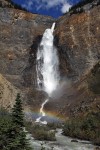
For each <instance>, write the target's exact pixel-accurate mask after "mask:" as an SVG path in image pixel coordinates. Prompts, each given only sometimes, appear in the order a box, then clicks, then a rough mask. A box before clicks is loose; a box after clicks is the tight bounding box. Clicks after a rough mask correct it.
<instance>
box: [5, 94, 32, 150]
mask: <svg viewBox="0 0 100 150" xmlns="http://www.w3.org/2000/svg"><path fill="white" fill-rule="evenodd" d="M9 139H10V141H9V145H8V150H31V148H30V147H29V146H28V140H27V139H26V132H25V131H24V114H23V109H22V102H21V98H20V94H17V98H16V102H15V105H14V107H13V109H12V127H11V131H10V134H9Z"/></svg>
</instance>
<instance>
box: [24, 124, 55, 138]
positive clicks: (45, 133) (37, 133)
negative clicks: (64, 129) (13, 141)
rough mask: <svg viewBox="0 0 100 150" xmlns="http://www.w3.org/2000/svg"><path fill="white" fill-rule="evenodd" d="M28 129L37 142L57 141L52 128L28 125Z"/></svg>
mask: <svg viewBox="0 0 100 150" xmlns="http://www.w3.org/2000/svg"><path fill="white" fill-rule="evenodd" d="M26 124H27V125H26V129H27V130H28V132H30V133H31V134H32V135H33V137H34V138H35V139H37V140H47V141H55V131H54V130H51V128H50V127H48V126H45V125H39V124H34V125H33V124H32V123H30V122H27V123H26Z"/></svg>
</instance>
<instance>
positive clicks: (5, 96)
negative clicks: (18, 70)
mask: <svg viewBox="0 0 100 150" xmlns="http://www.w3.org/2000/svg"><path fill="white" fill-rule="evenodd" d="M19 92H21V91H20V90H19V89H17V88H16V87H14V86H13V85H12V84H11V83H10V82H9V81H7V80H6V79H5V78H4V77H3V76H2V75H1V74H0V107H4V108H6V109H8V110H10V109H11V107H12V106H13V105H14V103H15V99H16V96H17V93H19Z"/></svg>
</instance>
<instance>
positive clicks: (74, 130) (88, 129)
mask: <svg viewBox="0 0 100 150" xmlns="http://www.w3.org/2000/svg"><path fill="white" fill-rule="evenodd" d="M63 133H64V134H65V135H67V136H71V137H74V138H80V139H85V140H91V141H92V142H93V143H94V144H98V145H100V112H91V113H89V114H88V115H87V116H85V117H83V118H81V117H77V118H72V119H69V120H68V121H66V123H65V125H64V127H63Z"/></svg>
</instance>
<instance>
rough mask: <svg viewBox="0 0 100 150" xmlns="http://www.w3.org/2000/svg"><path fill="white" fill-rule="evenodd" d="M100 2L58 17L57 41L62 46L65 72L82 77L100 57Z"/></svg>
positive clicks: (62, 68)
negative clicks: (84, 9) (84, 10)
mask: <svg viewBox="0 0 100 150" xmlns="http://www.w3.org/2000/svg"><path fill="white" fill-rule="evenodd" d="M99 14H100V6H96V7H94V8H93V9H91V10H89V11H87V12H83V13H79V14H73V15H71V16H69V15H68V14H66V15H64V16H62V17H61V18H60V19H58V21H57V27H56V31H55V38H56V39H55V44H56V46H57V47H58V50H59V57H60V68H61V70H62V72H61V73H62V75H65V76H66V74H67V77H68V78H71V79H72V78H73V79H80V77H81V76H84V75H86V74H87V73H89V71H90V70H91V68H92V67H93V66H94V65H95V64H96V63H97V62H98V61H99V59H100V26H99V25H100V15H99Z"/></svg>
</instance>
